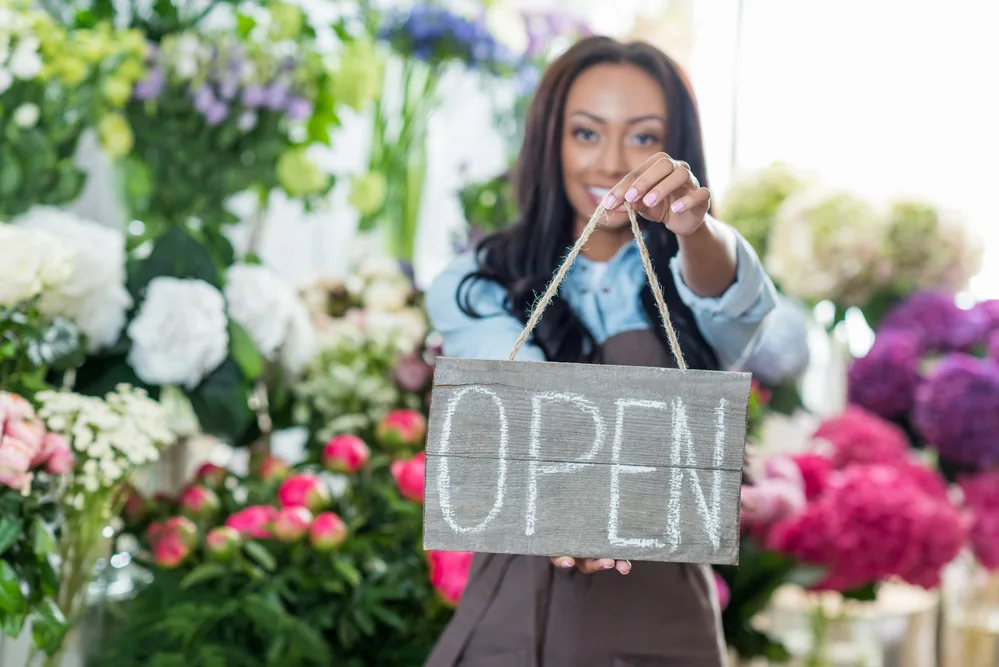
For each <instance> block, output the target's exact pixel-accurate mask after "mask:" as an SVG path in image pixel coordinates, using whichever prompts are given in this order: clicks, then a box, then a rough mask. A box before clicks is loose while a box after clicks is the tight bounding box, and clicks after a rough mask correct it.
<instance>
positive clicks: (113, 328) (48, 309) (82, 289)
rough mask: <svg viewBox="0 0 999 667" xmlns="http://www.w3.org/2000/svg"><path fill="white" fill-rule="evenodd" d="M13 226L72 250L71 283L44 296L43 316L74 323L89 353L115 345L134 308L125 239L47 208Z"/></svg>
mask: <svg viewBox="0 0 999 667" xmlns="http://www.w3.org/2000/svg"><path fill="white" fill-rule="evenodd" d="M14 224H16V225H18V226H19V227H23V228H25V229H30V230H40V231H43V232H49V233H50V234H52V235H53V236H54V237H56V238H58V239H59V242H60V243H62V242H67V243H68V244H69V245H70V246H71V247H72V248H73V249H74V250H75V262H74V263H73V265H72V273H71V274H70V275H69V277H68V278H67V279H66V280H65V281H62V282H60V283H59V284H56V285H51V286H49V288H48V289H46V290H44V292H43V293H42V298H41V300H40V303H39V306H40V308H41V310H42V312H43V313H44V314H46V315H49V316H53V317H54V316H60V315H61V316H63V317H67V318H69V319H70V320H72V321H73V322H74V323H76V326H77V327H78V328H79V329H80V332H81V333H83V334H84V335H85V336H86V337H87V348H88V352H96V351H97V350H99V349H101V348H104V347H108V346H110V345H113V344H114V343H115V342H116V341H117V340H118V336H120V335H121V330H122V327H124V326H125V314H126V312H127V311H128V309H129V308H130V307H131V306H132V297H131V296H130V295H129V293H128V290H127V289H125V237H124V235H123V234H122V233H121V231H119V230H117V229H112V228H110V227H107V226H105V225H101V224H98V223H96V222H92V221H90V220H83V219H81V218H78V217H77V216H75V215H73V214H71V213H68V212H66V211H62V210H60V209H57V208H54V207H49V206H36V207H34V208H32V209H31V210H30V211H28V212H27V213H25V214H24V215H22V216H21V217H19V218H17V219H16V220H14Z"/></svg>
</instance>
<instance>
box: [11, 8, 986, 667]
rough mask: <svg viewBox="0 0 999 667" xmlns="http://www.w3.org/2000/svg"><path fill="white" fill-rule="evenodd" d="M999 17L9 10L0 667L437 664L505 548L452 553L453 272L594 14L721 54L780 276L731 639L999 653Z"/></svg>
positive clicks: (703, 61)
mask: <svg viewBox="0 0 999 667" xmlns="http://www.w3.org/2000/svg"><path fill="white" fill-rule="evenodd" d="M997 24H999V5H996V4H995V3H988V2H982V1H981V0H952V1H951V2H948V3H940V2H930V1H929V0H926V1H919V2H914V1H911V0H910V1H908V2H903V1H901V0H876V1H874V2H872V1H868V2H860V1H859V0H839V1H838V2H826V1H822V0H816V1H814V2H792V1H790V0H645V1H644V2H638V1H636V0H617V1H616V2H598V1H597V0H573V1H572V2H550V1H548V0H544V1H541V0H539V1H537V2H530V1H527V0H491V1H489V2H486V1H484V0H483V1H476V0H437V1H431V2H426V3H411V2H401V1H400V2H396V1H393V0H377V1H375V0H370V1H366V2H361V1H347V0H342V1H334V0H143V1H138V0H135V1H131V0H0V390H2V391H0V426H2V430H0V436H2V438H3V439H2V440H0V509H2V513H0V628H2V633H0V665H2V667H8V666H9V667H15V666H16V667H20V666H21V665H25V666H28V665H31V666H33V667H34V666H38V665H45V666H46V667H50V666H52V667H54V666H60V667H69V666H71V665H72V666H76V665H100V666H107V667H127V666H131V665H140V664H142V665H146V664H149V665H163V666H167V665H180V664H183V665H185V667H200V666H202V665H204V666H205V667H207V666H208V665H252V666H257V665H261V666H263V665H267V666H270V665H275V666H277V665H280V666H282V667H284V666H287V667H295V666H298V665H302V666H305V665H333V664H336V665H350V666H352V667H353V666H369V665H370V666H374V665H378V666H379V667H381V666H396V665H398V666H400V667H407V666H410V665H414V666H415V665H419V664H422V661H423V659H424V658H425V657H426V654H427V652H428V650H429V648H430V646H431V645H432V644H433V642H434V640H435V639H436V637H437V636H438V635H439V633H440V631H441V629H442V628H443V627H444V625H445V624H446V622H447V620H448V619H449V618H450V615H451V613H453V608H454V605H455V604H456V603H457V601H458V600H459V598H460V596H461V593H462V590H463V589H464V585H465V581H466V579H467V575H468V567H469V563H470V555H469V554H458V553H444V552H424V551H423V549H422V547H421V507H420V503H421V502H422V497H423V476H424V462H423V454H422V448H423V444H424V439H425V436H426V417H427V413H428V409H429V404H428V392H429V385H430V380H431V377H432V369H433V362H434V359H435V358H436V355H438V354H439V353H440V349H439V341H438V339H437V338H436V336H435V335H434V332H433V331H432V330H431V328H430V326H429V323H428V322H427V319H426V313H425V310H424V307H423V302H422V292H423V290H424V289H426V287H427V286H428V285H429V284H430V282H431V281H432V280H433V279H434V277H435V276H436V275H438V273H439V272H440V271H441V270H442V269H443V268H444V267H445V266H446V265H447V264H448V263H449V262H450V261H451V259H453V258H454V257H455V256H456V255H457V254H458V253H460V252H462V251H463V250H465V249H467V248H468V247H469V245H470V244H472V243H474V242H475V241H476V240H477V239H479V238H481V237H482V235H483V234H487V233H489V232H492V231H495V230H497V229H500V228H502V227H503V226H505V225H507V224H509V223H510V222H512V221H513V220H514V219H515V216H516V211H515V210H514V207H513V203H512V199H511V197H512V193H511V190H510V184H509V181H508V179H507V172H508V170H509V169H510V167H511V165H512V162H513V160H514V158H515V156H516V151H517V149H518V145H519V141H520V133H521V131H522V123H523V117H524V113H525V111H526V108H527V105H528V104H529V102H530V99H531V95H532V92H533V89H534V86H535V85H536V83H537V79H538V76H539V74H540V72H541V71H542V70H543V69H544V67H545V65H546V63H547V62H549V61H550V60H551V59H552V58H554V57H556V56H557V55H558V54H560V53H561V52H562V51H563V50H564V49H566V48H567V47H568V46H569V45H571V44H572V43H573V42H574V41H575V40H576V39H579V38H580V37H582V36H585V35H590V34H594V33H596V34H604V35H610V36H614V37H618V38H621V39H641V40H645V41H648V42H651V43H652V44H654V45H656V46H658V47H659V48H661V49H662V50H664V51H665V52H666V53H667V54H669V55H670V56H671V57H672V58H674V59H675V60H676V61H677V62H678V63H679V64H680V65H681V66H682V67H683V68H684V69H685V70H686V71H687V72H688V73H689V75H690V78H691V81H692V84H693V88H694V92H695V95H696V97H697V100H698V104H699V111H700V114H701V119H702V128H703V132H704V137H705V142H706V150H707V160H708V177H709V181H710V187H711V190H712V192H713V197H714V199H713V213H714V214H715V215H716V216H717V217H719V218H721V219H722V220H724V221H726V222H728V223H729V224H732V225H733V226H735V227H736V228H737V229H739V230H740V231H741V232H742V234H743V235H745V236H746V238H747V239H748V240H749V241H750V242H751V243H752V244H753V246H754V247H755V248H756V250H757V252H758V253H759V255H760V257H761V259H762V260H763V261H764V264H765V265H766V267H767V269H768V270H769V272H770V273H771V275H772V277H773V279H774V281H775V284H776V285H777V287H778V288H779V290H780V292H781V304H780V307H779V309H778V311H777V312H776V313H775V315H774V317H773V318H772V321H771V322H770V323H769V324H768V325H767V327H766V328H765V330H764V335H763V337H762V339H761V341H760V345H759V348H758V349H757V350H756V351H755V352H754V354H753V355H752V356H751V357H750V358H748V359H746V360H745V363H744V365H743V370H746V371H749V372H751V373H753V376H754V388H753V394H752V401H751V411H750V425H749V441H748V445H747V482H746V486H745V487H744V490H743V512H744V515H743V522H744V527H745V534H744V536H743V550H742V557H741V566H740V568H738V569H734V568H729V569H726V568H717V573H718V574H717V583H718V586H719V592H720V595H721V599H722V602H723V605H724V607H725V608H724V617H723V618H724V626H725V635H726V641H727V643H728V646H729V649H730V652H731V656H732V661H733V662H732V664H733V665H736V664H739V665H769V664H788V665H800V666H802V667H806V666H807V667H825V666H829V667H832V666H839V665H844V666H845V665H865V666H869V667H888V666H891V665H898V666H905V667H910V666H911V667H921V666H923V665H926V666H931V665H944V666H946V667H958V666H960V667H997V666H999V575H996V569H997V568H999V472H997V470H999V268H997V267H999V226H997V225H996V205H995V201H994V200H993V194H992V192H993V190H992V186H993V181H994V180H995V177H996V175H999V170H997V169H996V167H995V166H994V164H993V162H994V159H995V157H994V156H996V155H999V125H997V123H996V122H995V121H996V118H999V95H997V94H996V85H995V84H994V83H993V81H994V79H995V76H993V75H992V74H991V73H992V70H993V69H994V68H995V65H996V63H999V41H997V40H996V39H995V38H994V36H993V32H994V26H995V25H997ZM778 528H779V530H778ZM775 536H777V537H775ZM806 538H807V539H806Z"/></svg>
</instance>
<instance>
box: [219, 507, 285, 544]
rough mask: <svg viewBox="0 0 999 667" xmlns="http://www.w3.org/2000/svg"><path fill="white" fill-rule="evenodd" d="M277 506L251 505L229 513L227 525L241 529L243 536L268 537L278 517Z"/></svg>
mask: <svg viewBox="0 0 999 667" xmlns="http://www.w3.org/2000/svg"><path fill="white" fill-rule="evenodd" d="M277 513H278V511H277V508H276V507H271V506H270V505H250V506H249V507H244V508H243V509H241V510H239V511H238V512H234V513H232V514H230V515H229V518H227V519H226V520H225V525H226V526H229V527H230V528H234V529H236V530H237V531H239V534H240V535H242V536H243V537H252V538H258V539H267V538H269V537H271V535H272V534H271V526H272V525H273V523H274V520H275V519H277Z"/></svg>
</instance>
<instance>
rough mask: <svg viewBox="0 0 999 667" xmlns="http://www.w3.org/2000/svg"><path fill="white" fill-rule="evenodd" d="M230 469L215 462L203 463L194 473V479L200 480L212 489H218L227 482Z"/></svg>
mask: <svg viewBox="0 0 999 667" xmlns="http://www.w3.org/2000/svg"><path fill="white" fill-rule="evenodd" d="M228 475H229V471H228V470H226V469H225V468H223V467H222V466H217V465H215V464H214V463H203V464H202V465H201V467H200V468H198V470H197V472H195V473H194V481H196V482H200V483H201V484H203V485H204V486H207V487H208V488H210V489H217V488H219V487H221V485H222V484H223V483H224V482H225V478H226V477H227V476H228Z"/></svg>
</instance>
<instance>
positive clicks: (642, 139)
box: [635, 134, 659, 146]
mask: <svg viewBox="0 0 999 667" xmlns="http://www.w3.org/2000/svg"><path fill="white" fill-rule="evenodd" d="M635 141H637V142H638V143H639V144H641V145H643V146H648V145H649V144H656V143H659V137H657V136H655V135H654V134H640V135H638V136H637V137H635Z"/></svg>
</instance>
